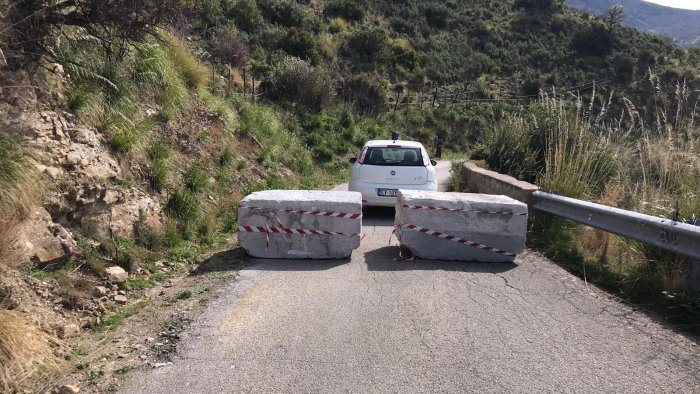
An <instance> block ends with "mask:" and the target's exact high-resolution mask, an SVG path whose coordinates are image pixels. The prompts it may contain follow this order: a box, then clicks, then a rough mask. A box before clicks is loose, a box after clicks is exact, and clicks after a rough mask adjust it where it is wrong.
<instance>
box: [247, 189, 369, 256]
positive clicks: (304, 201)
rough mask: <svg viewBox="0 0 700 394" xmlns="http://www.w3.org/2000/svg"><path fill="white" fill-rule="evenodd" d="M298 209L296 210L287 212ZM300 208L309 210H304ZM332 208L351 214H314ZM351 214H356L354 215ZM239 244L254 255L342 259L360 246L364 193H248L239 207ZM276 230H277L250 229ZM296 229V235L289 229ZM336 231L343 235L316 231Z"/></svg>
mask: <svg viewBox="0 0 700 394" xmlns="http://www.w3.org/2000/svg"><path fill="white" fill-rule="evenodd" d="M288 211H295V212H288ZM299 211H305V212H306V213H301V212H299ZM310 212H331V213H336V214H343V213H344V214H347V215H346V217H338V216H326V215H325V214H311V213H310ZM348 215H352V216H357V218H355V219H350V218H347V216H348ZM238 224H239V233H238V242H239V243H240V245H241V246H242V247H243V248H244V249H245V250H246V251H247V252H248V254H250V255H251V256H254V257H258V258H272V259H340V258H345V257H348V256H350V255H351V254H352V251H353V249H357V248H358V247H359V246H360V236H359V235H358V234H360V233H361V232H362V195H361V194H360V193H357V192H327V191H306V190H266V191H261V192H256V193H253V194H251V195H249V196H247V197H245V198H244V199H243V200H242V201H241V202H240V206H239V209H238ZM260 228H262V229H263V230H264V229H265V228H275V229H281V230H273V231H278V232H271V233H270V232H269V233H267V234H266V233H265V232H264V231H263V232H251V231H250V230H253V231H256V230H255V229H257V231H259V230H260ZM289 232H292V233H289ZM313 232H331V233H340V234H331V235H323V234H312V233H313Z"/></svg>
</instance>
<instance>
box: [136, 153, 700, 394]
mask: <svg viewBox="0 0 700 394" xmlns="http://www.w3.org/2000/svg"><path fill="white" fill-rule="evenodd" d="M441 168H442V170H441V173H442V175H444V171H445V168H447V166H444V165H443V166H442V167H441ZM392 224H393V210H391V209H388V210H380V209H370V210H367V212H366V213H365V229H364V230H365V232H366V233H367V237H366V238H365V240H364V241H363V243H362V246H361V248H360V249H358V250H356V251H355V252H354V253H353V256H352V258H351V259H348V260H342V261H302V260H300V261H281V260H258V261H255V262H253V263H252V264H250V265H249V266H247V267H246V268H245V269H243V270H242V271H241V272H240V277H239V279H238V280H236V281H235V282H234V283H231V285H230V286H229V288H228V289H226V291H225V292H223V293H221V294H220V297H219V298H218V299H217V300H216V301H215V302H214V303H213V304H212V305H211V306H210V307H209V309H208V311H207V312H206V313H205V314H204V315H203V316H202V317H201V319H200V320H199V321H198V322H196V323H195V324H194V325H193V326H191V327H190V329H189V330H188V331H186V332H185V334H184V335H183V339H182V342H181V344H180V348H179V351H178V354H177V355H176V356H175V360H174V364H173V365H171V366H167V367H162V368H158V369H154V370H149V371H143V372H139V373H137V375H136V376H135V377H134V378H133V380H132V382H131V384H130V386H129V389H127V390H126V391H127V392H129V393H168V394H172V393H222V392H317V393H321V392H323V393H326V392H353V393H356V392H359V393H363V392H373V393H377V392H392V393H393V392H467V391H469V392H527V393H533V392H630V393H647V392H681V393H684V392H685V393H698V392H700V350H699V349H698V347H697V345H696V344H695V343H693V342H692V341H691V340H689V339H687V338H685V337H684V336H682V335H680V334H677V333H675V332H674V331H672V330H670V329H668V328H666V327H665V326H663V325H662V324H660V323H659V322H657V321H655V320H654V319H652V318H651V317H649V316H647V315H646V314H644V313H642V312H640V311H637V310H635V309H633V308H632V307H630V306H627V305H624V304H621V303H619V302H617V301H615V300H612V299H610V298H609V297H608V296H607V295H606V294H605V293H603V292H600V291H598V290H595V289H594V288H592V287H590V288H589V287H588V286H586V284H585V283H584V282H583V281H581V280H580V279H578V278H577V277H575V276H573V275H571V274H569V273H567V272H566V271H565V270H563V269H561V268H560V267H558V266H557V265H555V264H553V263H552V262H550V261H548V260H547V259H545V258H543V257H542V256H539V255H538V254H536V253H533V252H526V253H524V254H523V255H521V256H519V257H518V258H517V260H516V262H515V263H512V264H478V263H455V262H435V261H399V260H396V259H395V258H396V257H397V255H398V248H397V243H396V240H395V239H392V240H391V242H390V241H389V240H390V236H391V225H392ZM437 242H440V240H437V241H436V247H439V244H437ZM219 258H224V259H225V258H227V255H226V254H224V255H221V256H219Z"/></svg>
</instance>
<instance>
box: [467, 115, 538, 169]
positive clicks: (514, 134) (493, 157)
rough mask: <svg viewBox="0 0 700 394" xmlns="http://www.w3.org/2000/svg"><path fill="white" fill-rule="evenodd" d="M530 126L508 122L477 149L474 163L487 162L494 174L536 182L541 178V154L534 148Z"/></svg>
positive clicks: (520, 121) (491, 132) (488, 134)
mask: <svg viewBox="0 0 700 394" xmlns="http://www.w3.org/2000/svg"><path fill="white" fill-rule="evenodd" d="M532 138H533V134H532V131H531V130H530V126H529V124H528V122H527V121H526V120H524V119H521V118H508V119H505V120H504V121H502V122H501V123H500V124H498V125H496V126H495V127H493V128H491V129H489V130H488V131H487V132H486V133H485V134H484V135H483V137H482V139H481V141H480V142H479V143H478V144H477V145H476V146H475V148H474V151H473V152H472V154H471V159H472V160H483V161H485V162H486V164H487V165H488V166H489V168H490V169H491V170H493V171H496V172H500V173H502V174H509V175H511V176H513V177H516V178H518V179H521V180H527V181H530V182H534V181H535V180H536V178H537V176H538V163H537V158H538V152H536V151H533V150H532V148H531V143H532Z"/></svg>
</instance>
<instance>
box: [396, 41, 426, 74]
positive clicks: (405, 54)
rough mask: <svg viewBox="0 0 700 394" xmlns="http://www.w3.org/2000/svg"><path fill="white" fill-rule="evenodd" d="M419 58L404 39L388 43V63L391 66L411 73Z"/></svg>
mask: <svg viewBox="0 0 700 394" xmlns="http://www.w3.org/2000/svg"><path fill="white" fill-rule="evenodd" d="M419 60H420V57H419V56H418V53H417V52H416V51H415V50H414V49H413V48H412V47H411V44H409V43H408V41H407V40H405V39H402V38H400V39H395V40H391V41H389V61H390V62H391V64H392V65H393V66H395V67H396V66H400V67H403V68H405V69H406V70H408V71H413V70H414V69H415V68H416V67H417V66H418V62H419Z"/></svg>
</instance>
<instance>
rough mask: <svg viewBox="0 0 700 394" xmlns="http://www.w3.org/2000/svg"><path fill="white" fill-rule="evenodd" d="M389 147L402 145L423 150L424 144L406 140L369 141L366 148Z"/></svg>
mask: <svg viewBox="0 0 700 394" xmlns="http://www.w3.org/2000/svg"><path fill="white" fill-rule="evenodd" d="M389 145H400V146H405V147H411V148H422V147H423V144H421V143H420V142H417V141H405V140H396V141H393V140H371V141H367V143H366V144H365V146H389Z"/></svg>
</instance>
